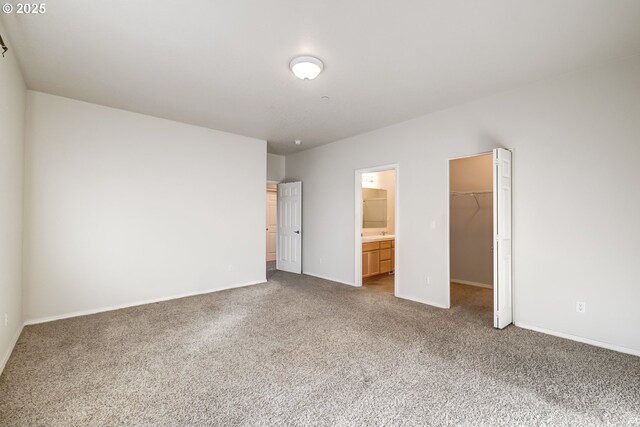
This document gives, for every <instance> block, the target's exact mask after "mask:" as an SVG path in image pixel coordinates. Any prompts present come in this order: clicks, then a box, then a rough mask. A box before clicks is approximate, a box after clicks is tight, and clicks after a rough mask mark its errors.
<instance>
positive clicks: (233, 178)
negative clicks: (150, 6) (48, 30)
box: [24, 91, 267, 321]
mask: <svg viewBox="0 0 640 427" xmlns="http://www.w3.org/2000/svg"><path fill="white" fill-rule="evenodd" d="M25 156H26V173H25V212H26V216H25V263H26V264H25V277H24V287H25V289H24V291H25V293H24V298H25V317H26V319H27V320H28V321H30V320H33V319H40V318H48V317H54V316H64V315H68V314H71V313H78V312H85V311H94V310H100V309H102V308H106V307H111V306H120V305H129V304H135V303H139V302H144V301H148V300H153V299H159V298H167V297H172V296H177V295H183V294H190V293H198V292H205V291H212V290H218V289H223V288H227V287H232V286H236V285H242V284H248V283H254V282H260V281H264V279H265V266H264V248H265V233H264V218H265V203H264V192H265V175H266V164H267V162H266V142H265V141H260V140H256V139H252V138H246V137H241V136H237V135H232V134H228V133H223V132H218V131H214V130H211V129H205V128H200V127H196V126H191V125H186V124H182V123H177V122H172V121H168V120H163V119H158V118H153V117H149V116H144V115H140V114H135V113H130V112H126V111H122V110H117V109H112V108H107V107H102V106H98V105H94V104H88V103H84V102H79V101H74V100H71V99H67V98H61V97H56V96H52V95H47V94H43V93H39V92H33V91H29V92H28V101H27V135H26V152H25Z"/></svg>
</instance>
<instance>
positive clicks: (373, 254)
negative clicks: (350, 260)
mask: <svg viewBox="0 0 640 427" xmlns="http://www.w3.org/2000/svg"><path fill="white" fill-rule="evenodd" d="M394 248H395V241H394V240H382V241H379V242H367V243H363V244H362V277H363V278H364V277H371V276H376V275H378V274H384V273H389V272H391V271H393V270H394V268H395V254H394V252H395V250H394Z"/></svg>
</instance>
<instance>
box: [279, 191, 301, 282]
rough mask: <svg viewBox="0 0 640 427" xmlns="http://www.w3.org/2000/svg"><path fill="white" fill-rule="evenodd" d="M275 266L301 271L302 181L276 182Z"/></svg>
mask: <svg viewBox="0 0 640 427" xmlns="http://www.w3.org/2000/svg"><path fill="white" fill-rule="evenodd" d="M277 254H278V255H277V260H276V268H277V269H278V270H282V271H289V272H291V273H298V274H300V273H302V182H300V181H298V182H287V183H284V184H278V249H277Z"/></svg>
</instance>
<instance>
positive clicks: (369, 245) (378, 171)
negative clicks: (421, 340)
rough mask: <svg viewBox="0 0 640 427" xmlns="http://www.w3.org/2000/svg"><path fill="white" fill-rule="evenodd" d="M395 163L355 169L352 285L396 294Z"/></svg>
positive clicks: (396, 216)
mask: <svg viewBox="0 0 640 427" xmlns="http://www.w3.org/2000/svg"><path fill="white" fill-rule="evenodd" d="M397 185H398V180H397V166H386V167H379V168H372V169H363V170H360V171H357V172H356V221H357V225H356V280H355V282H356V285H358V286H362V287H365V288H368V289H371V290H375V291H379V292H382V293H387V294H391V295H395V294H396V290H397V275H396V265H397V263H396V253H397V250H396V246H397V244H396V243H397V227H398V225H397V224H398V221H397V218H398V212H397V207H398V203H397V200H398V198H397Z"/></svg>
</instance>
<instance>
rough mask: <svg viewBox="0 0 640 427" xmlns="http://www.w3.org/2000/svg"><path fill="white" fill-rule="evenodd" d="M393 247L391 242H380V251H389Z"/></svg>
mask: <svg viewBox="0 0 640 427" xmlns="http://www.w3.org/2000/svg"><path fill="white" fill-rule="evenodd" d="M390 247H391V240H384V241H382V242H380V249H387V248H390Z"/></svg>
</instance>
